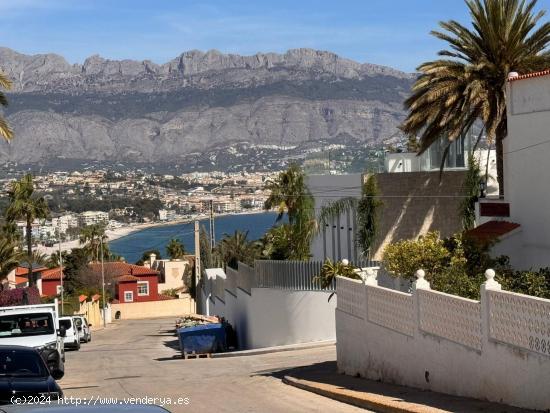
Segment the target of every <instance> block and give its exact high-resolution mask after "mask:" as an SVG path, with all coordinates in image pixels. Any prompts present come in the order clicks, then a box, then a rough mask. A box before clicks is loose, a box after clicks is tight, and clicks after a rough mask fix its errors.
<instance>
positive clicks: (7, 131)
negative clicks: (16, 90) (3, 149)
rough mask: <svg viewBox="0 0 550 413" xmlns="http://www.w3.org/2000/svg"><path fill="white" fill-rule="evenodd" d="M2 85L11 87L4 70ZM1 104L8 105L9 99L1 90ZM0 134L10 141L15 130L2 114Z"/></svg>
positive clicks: (1, 79)
mask: <svg viewBox="0 0 550 413" xmlns="http://www.w3.org/2000/svg"><path fill="white" fill-rule="evenodd" d="M0 87H2V88H4V89H6V90H10V89H11V81H10V80H9V79H8V78H7V76H6V75H5V74H3V73H2V72H0ZM0 105H1V106H7V105H8V100H7V99H6V95H5V94H4V93H3V92H0ZM0 136H2V137H3V138H4V139H5V140H7V141H10V140H11V138H13V131H12V130H11V128H10V126H9V125H8V122H6V120H5V119H4V118H3V117H2V116H0Z"/></svg>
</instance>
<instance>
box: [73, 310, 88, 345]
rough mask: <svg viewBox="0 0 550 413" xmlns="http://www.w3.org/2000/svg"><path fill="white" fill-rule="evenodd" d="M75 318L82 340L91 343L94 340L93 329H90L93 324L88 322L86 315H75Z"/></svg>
mask: <svg viewBox="0 0 550 413" xmlns="http://www.w3.org/2000/svg"><path fill="white" fill-rule="evenodd" d="M73 320H74V323H75V325H76V328H77V329H78V332H79V333H80V342H82V343H89V342H90V341H92V330H91V329H90V327H91V326H92V325H91V324H89V323H88V320H87V319H86V317H84V316H82V315H75V316H74V317H73Z"/></svg>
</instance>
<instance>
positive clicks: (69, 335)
mask: <svg viewBox="0 0 550 413" xmlns="http://www.w3.org/2000/svg"><path fill="white" fill-rule="evenodd" d="M59 327H60V328H61V327H64V328H65V339H64V340H63V341H64V344H65V348H72V349H75V350H80V332H79V331H78V328H77V327H76V325H75V322H74V320H73V317H59Z"/></svg>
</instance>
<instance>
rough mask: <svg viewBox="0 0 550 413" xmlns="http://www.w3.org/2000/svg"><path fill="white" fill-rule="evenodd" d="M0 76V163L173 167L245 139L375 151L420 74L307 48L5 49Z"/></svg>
mask: <svg viewBox="0 0 550 413" xmlns="http://www.w3.org/2000/svg"><path fill="white" fill-rule="evenodd" d="M0 69H2V70H3V71H4V72H5V73H6V74H7V75H8V77H10V79H12V80H13V81H14V88H13V90H12V91H10V92H9V93H8V98H9V103H10V105H9V106H8V107H7V108H6V111H5V113H6V115H7V118H8V121H9V122H10V123H11V124H12V126H13V127H14V130H15V136H16V137H15V139H14V141H13V143H12V144H6V143H2V144H0V160H2V161H8V160H9V161H16V162H23V163H30V164H32V163H41V162H46V161H48V160H52V159H53V160H55V159H59V158H67V159H91V160H112V161H119V160H122V161H123V160H128V161H132V162H144V163H148V162H149V163H150V162H159V161H170V162H178V160H181V161H183V160H184V159H186V158H185V157H186V156H187V155H188V154H189V153H192V152H193V151H206V150H209V149H210V148H219V147H223V146H224V145H226V146H228V147H229V146H231V144H232V143H233V142H243V141H244V142H249V143H250V144H253V145H258V144H260V145H272V144H274V145H286V144H290V145H294V144H300V143H303V142H309V141H315V140H323V141H327V142H331V141H332V142H338V139H341V138H339V137H342V136H349V137H351V138H353V139H355V140H357V141H359V142H364V143H373V144H374V143H376V142H380V140H382V139H383V138H384V137H387V136H390V135H392V134H394V133H395V131H396V127H397V125H398V124H399V123H400V122H401V121H402V120H403V118H404V115H405V114H404V111H403V107H402V102H403V100H404V98H405V97H406V96H407V95H408V93H409V92H410V87H411V85H412V81H413V79H414V76H415V75H414V74H407V73H404V72H401V71H398V70H396V69H392V68H389V67H385V66H380V65H374V64H370V63H358V62H354V61H352V60H350V59H345V58H341V57H339V56H338V55H336V54H335V53H332V52H326V51H316V50H313V49H292V50H289V51H287V52H286V53H283V54H277V53H258V54H256V55H252V56H240V55H234V54H223V53H220V52H218V51H215V50H211V51H208V52H201V51H196V50H194V51H188V52H184V53H182V54H180V55H179V56H178V57H176V58H174V59H172V60H170V61H168V62H166V63H164V64H160V65H159V64H155V63H153V62H150V61H147V60H144V61H137V60H109V59H104V58H102V57H100V56H97V55H94V56H91V57H89V58H87V59H86V60H85V61H84V62H83V63H82V64H70V63H68V62H67V61H66V60H65V59H64V58H63V57H62V56H60V55H56V54H38V55H25V54H21V53H18V52H16V51H13V50H11V49H8V48H0ZM30 148H32V150H29V149H30ZM244 155H245V157H246V154H244Z"/></svg>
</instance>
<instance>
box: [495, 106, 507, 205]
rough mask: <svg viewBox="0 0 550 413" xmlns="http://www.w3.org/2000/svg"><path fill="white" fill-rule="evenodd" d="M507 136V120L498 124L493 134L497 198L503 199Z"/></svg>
mask: <svg viewBox="0 0 550 413" xmlns="http://www.w3.org/2000/svg"><path fill="white" fill-rule="evenodd" d="M507 134H508V126H507V119H506V116H504V119H503V120H502V121H501V122H500V124H499V126H498V127H497V130H496V133H495V135H496V136H495V149H496V155H497V180H498V196H499V198H501V199H503V198H504V139H505V138H506V135H507Z"/></svg>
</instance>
